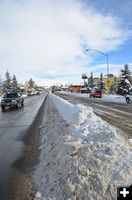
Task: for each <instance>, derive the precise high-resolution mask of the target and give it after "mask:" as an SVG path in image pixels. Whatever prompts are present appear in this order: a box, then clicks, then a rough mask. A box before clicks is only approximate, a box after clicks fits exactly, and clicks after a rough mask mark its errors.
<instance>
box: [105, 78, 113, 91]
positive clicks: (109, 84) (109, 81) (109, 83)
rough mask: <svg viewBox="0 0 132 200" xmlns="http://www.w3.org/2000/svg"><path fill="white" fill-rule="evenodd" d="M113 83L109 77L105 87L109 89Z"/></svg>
mask: <svg viewBox="0 0 132 200" xmlns="http://www.w3.org/2000/svg"><path fill="white" fill-rule="evenodd" d="M111 83H112V80H111V79H109V78H108V79H107V80H106V81H105V88H106V89H109V88H110V86H111Z"/></svg>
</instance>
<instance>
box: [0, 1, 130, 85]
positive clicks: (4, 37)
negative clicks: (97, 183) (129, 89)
mask: <svg viewBox="0 0 132 200" xmlns="http://www.w3.org/2000/svg"><path fill="white" fill-rule="evenodd" d="M86 48H88V49H91V50H92V49H96V50H99V51H102V52H104V53H106V54H108V56H109V68H110V73H113V74H114V75H116V76H118V75H119V74H120V69H121V68H122V67H123V65H124V64H126V63H127V64H129V65H130V68H131V69H132V55H131V50H132V1H131V0H124V1H123V0H122V1H121V0H111V1H109V0H63V1H62V0H47V1H43V0H37V1H35V0H0V74H1V76H2V78H4V74H5V72H6V70H7V69H8V70H9V72H10V74H11V75H13V74H14V73H15V74H16V76H17V78H18V80H19V81H20V82H25V81H27V80H28V79H29V78H30V77H32V78H33V79H34V80H35V81H36V83H38V84H43V85H53V84H61V83H62V84H69V83H72V84H74V83H76V84H79V83H81V82H82V79H81V75H82V74H83V73H86V74H87V75H88V76H90V73H91V72H93V75H94V76H99V75H100V73H101V72H103V74H104V76H105V75H106V56H103V55H101V54H100V53H97V52H94V51H89V52H87V53H86V51H85V49H86Z"/></svg>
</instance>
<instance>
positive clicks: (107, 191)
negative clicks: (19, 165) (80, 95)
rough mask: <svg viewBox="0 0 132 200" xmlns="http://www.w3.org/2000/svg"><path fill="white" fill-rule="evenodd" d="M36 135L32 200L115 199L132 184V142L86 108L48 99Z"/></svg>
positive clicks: (51, 96)
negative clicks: (37, 158)
mask: <svg viewBox="0 0 132 200" xmlns="http://www.w3.org/2000/svg"><path fill="white" fill-rule="evenodd" d="M40 134H41V146H40V150H41V153H40V162H39V164H38V165H37V167H36V169H35V172H34V175H33V179H34V182H35V185H36V188H37V190H38V192H37V193H36V197H35V200H42V199H43V200H88V199H90V200H104V199H105V200H112V199H113V200H115V199H116V194H117V191H116V188H117V186H118V187H119V186H129V185H131V184H132V141H129V142H128V141H125V139H124V138H123V137H122V136H120V135H119V134H118V133H117V131H116V129H115V128H114V127H112V126H110V125H109V124H107V123H106V122H104V121H103V120H102V119H101V118H99V117H97V116H96V115H95V114H94V113H93V110H92V109H91V108H90V107H85V106H82V105H79V104H78V105H72V104H70V103H69V102H67V101H65V100H62V99H61V98H59V97H57V96H55V95H53V94H50V95H48V97H47V100H46V104H45V113H44V118H43V123H42V125H41V133H40Z"/></svg>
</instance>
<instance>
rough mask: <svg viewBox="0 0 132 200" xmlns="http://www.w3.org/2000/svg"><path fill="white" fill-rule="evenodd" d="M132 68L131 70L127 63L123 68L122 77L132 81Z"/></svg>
mask: <svg viewBox="0 0 132 200" xmlns="http://www.w3.org/2000/svg"><path fill="white" fill-rule="evenodd" d="M131 73H132V72H131V70H129V66H128V65H127V64H125V65H124V68H123V69H121V78H122V79H124V80H125V79H127V80H128V81H129V82H130V83H131V82H132V76H131Z"/></svg>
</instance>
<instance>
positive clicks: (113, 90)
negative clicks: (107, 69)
mask: <svg viewBox="0 0 132 200" xmlns="http://www.w3.org/2000/svg"><path fill="white" fill-rule="evenodd" d="M110 92H111V93H116V92H117V78H116V76H115V77H114V80H113V82H112V84H111V86H110Z"/></svg>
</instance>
